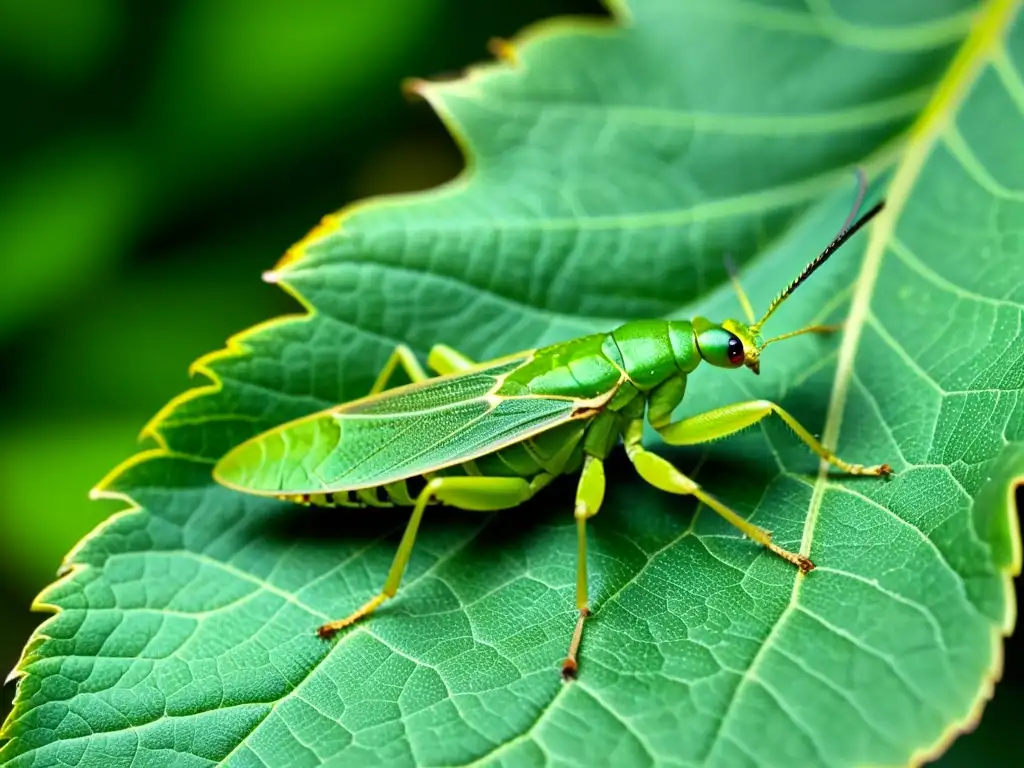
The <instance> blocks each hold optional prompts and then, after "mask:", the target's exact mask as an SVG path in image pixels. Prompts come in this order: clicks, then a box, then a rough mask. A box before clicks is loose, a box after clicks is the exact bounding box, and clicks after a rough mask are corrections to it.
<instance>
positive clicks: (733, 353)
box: [726, 334, 746, 365]
mask: <svg viewBox="0 0 1024 768" xmlns="http://www.w3.org/2000/svg"><path fill="white" fill-rule="evenodd" d="M726 355H728V357H729V362H730V363H732V364H733V365H743V361H744V360H745V359H746V355H745V354H744V352H743V342H742V341H740V340H739V339H738V338H736V337H735V336H733V335H732V334H729V343H728V344H727V345H726Z"/></svg>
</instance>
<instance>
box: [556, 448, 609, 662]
mask: <svg viewBox="0 0 1024 768" xmlns="http://www.w3.org/2000/svg"><path fill="white" fill-rule="evenodd" d="M603 500H604V464H603V463H602V461H601V460H600V459H598V458H596V457H594V456H591V455H589V454H588V455H587V457H586V459H584V462H583V472H582V474H581V475H580V482H579V485H578V486H577V489H576V511H575V517H576V608H577V610H578V611H579V617H578V618H577V619H576V629H575V630H573V633H572V641H571V642H570V643H569V655H568V656H566V657H565V661H564V662H563V663H562V677H563V678H564V679H566V680H571V679H573V678H574V677H576V671H577V669H578V668H579V665H578V663H577V660H576V656H577V654H578V653H579V649H580V640H582V639H583V622H584V621H585V620H586V618H587V617H588V616H589V615H590V606H589V602H590V601H589V597H588V592H587V519H588V518H591V517H593V516H594V515H596V514H597V512H598V510H600V509H601V502H602V501H603Z"/></svg>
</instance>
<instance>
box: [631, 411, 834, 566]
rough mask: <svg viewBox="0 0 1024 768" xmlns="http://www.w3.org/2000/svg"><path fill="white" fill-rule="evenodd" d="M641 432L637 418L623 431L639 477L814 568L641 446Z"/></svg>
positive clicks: (795, 561) (795, 562)
mask: <svg viewBox="0 0 1024 768" xmlns="http://www.w3.org/2000/svg"><path fill="white" fill-rule="evenodd" d="M642 436H643V422H642V421H640V420H639V419H638V420H636V421H633V422H630V424H629V426H628V427H627V428H626V431H625V434H624V435H623V443H624V444H625V447H626V454H627V455H628V456H629V460H630V461H632V462H633V466H634V467H636V471H637V472H638V473H639V474H640V477H642V478H643V479H644V480H646V481H647V482H648V483H650V484H651V485H653V486H654V487H655V488H657V489H659V490H662V491H666V492H668V493H678V494H684V495H689V496H695V497H696V498H697V499H698V500H699V501H700V502H702V503H703V504H705V505H706V506H708V507H710V508H711V509H713V510H714V511H715V512H717V513H718V514H719V515H721V516H722V517H724V518H725V519H726V520H728V521H729V522H730V523H732V524H733V525H734V526H736V527H737V528H739V529H740V530H741V531H742V532H743V533H744V534H745V535H746V536H747V537H749V538H751V539H753V540H754V541H756V542H757V543H758V544H760V545H762V546H763V547H766V548H767V549H769V550H771V551H772V552H774V553H775V554H776V555H778V556H779V557H781V558H782V559H783V560H786V561H788V562H790V563H792V564H793V565H795V566H796V567H797V568H799V569H800V570H801V571H803V572H804V573H807V572H808V571H810V570H813V569H814V563H812V562H811V560H810V558H808V557H807V556H805V555H801V554H797V553H795V552H790V551H789V550H788V549H783V548H782V547H780V546H778V545H777V544H774V543H773V542H772V535H771V533H770V532H769V531H766V530H765V529H764V528H761V527H759V526H756V525H754V524H753V523H751V522H749V521H747V520H744V519H743V518H742V517H740V515H738V514H737V513H736V512H733V511H732V510H731V509H729V507H727V506H725V504H723V503H722V502H720V501H719V500H718V499H716V498H715V497H714V496H712V495H711V494H709V493H708V492H707V491H705V490H704V489H703V488H701V487H700V486H699V485H697V483H696V482H695V481H693V480H691V479H690V478H689V477H687V476H686V475H684V474H683V473H682V472H680V471H679V470H678V469H677V468H676V467H675V466H673V465H672V464H671V463H669V462H668V461H666V460H665V459H663V458H662V457H661V456H658V455H657V454H654V453H651V452H650V451H648V450H647V449H646V448H644V447H643V445H642V444H641V442H640V440H641V437H642Z"/></svg>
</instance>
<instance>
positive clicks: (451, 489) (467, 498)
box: [317, 475, 550, 638]
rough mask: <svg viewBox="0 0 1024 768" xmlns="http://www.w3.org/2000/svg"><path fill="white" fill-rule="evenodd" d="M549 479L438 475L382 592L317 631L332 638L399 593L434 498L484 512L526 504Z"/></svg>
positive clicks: (428, 488)
mask: <svg viewBox="0 0 1024 768" xmlns="http://www.w3.org/2000/svg"><path fill="white" fill-rule="evenodd" d="M545 479H550V478H548V476H547V475H541V476H540V477H538V478H535V479H534V480H533V482H530V481H529V480H524V479H523V478H521V477H435V478H433V479H432V480H430V481H429V482H428V483H427V485H426V487H425V488H424V489H423V490H422V491H420V494H419V496H417V497H416V505H415V506H414V507H413V510H412V515H411V516H410V517H409V523H408V524H407V525H406V526H405V533H404V534H402V541H401V543H400V544H399V545H398V551H397V552H396V553H395V558H394V560H392V562H391V569H390V570H389V571H388V577H387V580H386V581H385V582H384V587H383V589H381V591H380V594H378V595H377V596H376V597H374V598H372V599H370V600H368V601H367V602H366V603H365V604H364V605H362V606H361V607H360V608H358V609H357V610H355V611H353V612H352V613H351V614H349V615H348V616H346V617H345V618H344V619H339V620H337V621H331V622H328V623H327V624H324V625H323V626H322V627H320V628H319V629H318V630H317V634H319V635H320V637H323V638H329V637H331V636H332V635H334V634H335V633H336V632H337V631H338V630H340V629H344V628H345V627H347V626H348V625H349V624H353V623H355V622H356V621H358V620H359V619H361V618H363V617H364V616H369V615H370V614H371V613H373V612H374V611H375V610H377V608H378V607H379V606H380V604H381V603H383V602H384V601H385V600H387V599H389V598H392V597H394V596H395V594H396V593H397V592H398V587H399V586H400V585H401V583H402V575H403V574H404V573H405V567H406V565H408V563H409V557H410V555H411V554H412V547H413V544H414V543H415V542H416V533H417V531H419V527H420V521H421V520H422V519H423V511H424V510H425V509H426V508H427V505H428V504H429V503H430V502H431V501H434V500H436V501H439V502H441V503H442V504H447V505H448V506H450V507H459V508H460V509H471V510H479V511H481V512H491V511H497V510H500V509H508V508H509V507H515V506H518V505H519V504H522V503H523V502H524V501H526V500H527V499H529V498H530V497H531V496H533V494H534V493H536V492H537V491H538V490H539V489H540V488H541V487H543V485H544V484H545Z"/></svg>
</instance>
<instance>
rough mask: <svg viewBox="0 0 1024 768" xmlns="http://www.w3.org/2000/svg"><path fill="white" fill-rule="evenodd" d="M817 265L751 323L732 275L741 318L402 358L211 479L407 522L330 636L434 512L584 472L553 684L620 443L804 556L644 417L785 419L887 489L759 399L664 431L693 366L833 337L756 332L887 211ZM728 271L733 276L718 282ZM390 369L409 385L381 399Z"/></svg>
mask: <svg viewBox="0 0 1024 768" xmlns="http://www.w3.org/2000/svg"><path fill="white" fill-rule="evenodd" d="M863 191H864V189H863V186H862V189H861V194H860V195H859V196H858V201H857V204H856V205H855V207H854V209H853V211H852V212H851V214H850V219H848V220H847V223H846V225H844V227H843V229H842V230H841V231H840V233H839V234H838V235H837V236H836V237H835V239H834V240H833V241H832V242H831V243H830V244H829V245H828V246H827V247H826V248H825V250H823V251H822V252H821V253H820V254H819V255H818V256H817V258H815V259H814V260H813V261H811V262H810V263H809V264H808V265H807V266H806V267H804V269H803V271H802V272H800V274H799V275H798V276H797V277H796V279H794V280H793V281H792V282H791V283H790V284H789V285H788V286H786V288H785V289H783V290H782V292H781V293H779V294H778V295H777V296H776V297H775V299H774V300H773V301H772V302H771V304H769V305H768V309H767V311H766V312H765V313H764V315H763V316H762V317H761V319H760V320H757V321H756V322H755V320H754V313H753V310H752V308H751V305H750V301H749V300H748V298H747V296H746V294H745V293H744V291H743V289H742V287H741V286H740V284H739V282H738V280H736V278H735V274H732V278H733V284H734V286H735V288H736V291H737V293H738V295H739V300H740V304H741V306H742V308H743V310H744V314H745V316H746V319H745V320H735V319H731V320H725V321H724V322H722V323H714V322H712V321H710V320H708V319H706V318H703V317H694V318H693V319H692V320H663V319H662V320H632V321H629V322H627V323H625V324H624V325H622V326H620V327H618V328H616V329H615V330H613V331H611V332H610V333H597V334H594V335H591V336H584V337H582V338H578V339H574V340H572V341H566V342H562V343H559V344H553V345H551V346H548V347H544V348H542V349H532V350H527V351H524V352H519V353H517V354H513V355H509V356H507V357H503V358H500V359H497V360H493V361H490V362H484V363H477V362H474V361H471V360H469V359H468V358H466V357H465V356H464V355H462V354H460V353H458V352H456V351H455V350H454V349H452V348H450V347H447V346H444V345H438V346H435V347H434V348H433V349H432V350H431V351H430V354H429V356H428V358H427V365H428V367H429V368H431V369H432V370H433V371H435V372H436V373H437V374H438V376H436V377H433V378H432V377H430V376H428V375H427V373H426V372H425V371H424V369H423V368H422V367H421V365H420V363H419V361H418V360H417V358H416V356H415V355H414V354H413V353H412V351H411V350H410V349H409V348H408V347H406V346H399V347H398V348H397V349H395V351H394V352H393V354H392V355H391V357H390V358H389V359H388V361H387V363H386V365H385V366H384V368H383V370H382V371H381V372H380V374H379V376H378V377H377V380H376V382H375V383H374V385H373V387H372V388H371V390H370V393H369V395H367V396H366V397H363V398H361V399H358V400H354V401H352V402H348V403H345V404H343V405H339V406H337V407H334V408H330V409H328V410H325V411H321V412H320V413H315V414H312V415H310V416H306V417H304V418H300V419H297V420H295V421H291V422H288V423H287V424H283V425H281V426H278V427H275V428H274V429H271V430H269V431H267V432H264V433H263V434H260V435H257V436H256V437H253V438H252V439H250V440H248V441H246V442H244V443H242V444H241V445H239V446H237V447H235V448H234V449H233V450H231V451H230V452H228V453H227V454H226V455H225V456H224V457H223V458H222V459H221V460H220V461H219V462H218V463H217V465H216V467H215V468H214V471H213V475H214V477H215V478H216V480H217V481H218V482H219V483H221V484H222V485H224V486H227V487H228V488H232V489H236V490H239V491H244V492H245V493H250V494H256V495H260V496H271V497H277V498H280V499H285V500H289V501H293V502H297V503H302V504H312V505H316V506H327V507H389V506H395V505H398V506H409V507H412V514H411V516H410V518H409V522H408V524H407V526H406V528H405V533H404V534H403V536H402V540H401V543H400V544H399V546H398V551H397V553H396V554H395V557H394V560H393V562H392V565H391V569H390V571H389V573H388V576H387V579H386V581H385V582H384V586H383V589H382V590H381V591H380V593H379V594H378V595H376V596H375V597H373V598H372V599H371V600H369V601H368V602H366V603H365V604H364V605H363V606H362V607H360V608H358V609H356V610H355V611H353V612H352V613H351V614H349V615H348V616H346V617H345V618H343V619H340V620H337V621H331V622H329V623H327V624H324V625H323V626H321V627H320V628H319V630H318V633H319V635H320V636H321V637H323V638H330V637H331V636H333V635H334V634H335V633H337V632H338V631H339V630H341V629H343V628H345V627H347V626H349V625H351V624H353V623H354V622H356V621H357V620H359V619H361V618H363V617H365V616H368V615H370V614H371V613H373V611H374V610H376V609H377V608H378V606H380V605H381V604H382V603H383V602H384V601H385V600H387V599H388V598H391V597H394V596H395V594H396V593H397V591H398V587H399V585H400V583H401V580H402V574H403V573H404V571H405V567H406V564H407V563H408V561H409V556H410V553H411V551H412V548H413V543H414V542H415V540H416V532H417V530H418V529H419V526H420V521H421V520H422V518H423V513H424V510H426V508H427V507H428V506H429V505H431V504H436V503H440V504H445V505H449V506H452V507H458V508H461V509H465V510H480V511H494V510H502V509H509V508H512V507H516V506H518V505H520V504H522V503H523V502H525V501H526V500H527V499H529V498H531V497H532V496H534V494H536V493H538V492H539V491H540V490H541V489H543V488H544V487H545V486H547V485H548V484H549V483H551V481H552V480H554V479H555V478H556V477H558V476H559V475H564V474H568V473H573V472H577V471H579V472H580V479H579V483H578V486H577V491H576V503H575V511H574V514H575V519H576V526H577V545H576V546H577V570H576V607H577V609H578V611H579V613H578V619H577V621H576V625H575V629H574V631H573V634H572V638H571V641H570V644H569V652H568V655H567V656H566V658H565V660H564V662H563V664H562V674H563V677H564V678H565V679H567V680H568V679H572V678H574V677H575V676H576V674H577V655H578V651H579V647H580V641H581V638H582V635H583V625H584V621H585V619H586V618H587V616H589V615H590V608H589V601H588V595H587V537H586V526H587V520H588V519H590V518H591V517H593V516H594V515H595V514H597V512H598V510H599V509H600V508H601V502H602V499H603V497H604V492H605V472H604V464H603V462H604V460H605V458H606V457H607V456H608V455H609V453H610V452H611V451H612V449H613V448H614V447H615V446H616V445H617V444H618V443H619V442H620V441H621V442H622V443H623V445H624V447H625V451H626V454H627V456H628V457H629V460H630V461H631V462H632V464H633V466H634V467H635V469H636V471H637V472H638V473H639V475H640V476H641V477H642V478H643V479H644V480H646V481H647V482H648V483H650V484H651V485H653V486H655V487H656V488H659V489H661V490H662V491H666V492H668V493H674V494H682V495H689V496H694V497H696V498H697V499H698V500H699V501H700V502H702V503H703V504H705V505H706V506H708V507H710V508H711V509H712V510H714V511H715V512H717V513H718V514H719V515H721V516H722V517H724V518H725V519H726V520H728V521H729V522H730V523H731V524H732V525H734V526H735V527H736V528H738V529H739V530H740V531H742V532H743V533H744V534H745V535H746V536H748V537H749V538H751V539H753V540H754V541H755V542H757V543H758V544H760V545H762V546H763V547H765V548H767V549H768V550H770V551H771V552H773V553H775V554H776V555H778V556H779V557H781V558H782V559H783V560H786V561H787V562H789V563H792V564H793V565H795V566H796V567H797V568H799V569H800V570H801V571H802V572H804V573H806V572H808V571H810V570H812V569H813V568H814V564H813V563H812V562H811V560H810V558H808V557H807V555H805V554H802V553H798V552H792V551H789V550H787V549H783V548H782V547H780V546H778V545H777V544H775V543H774V542H773V541H772V535H771V533H770V532H769V531H767V530H765V529H764V528H761V527H759V526H756V525H754V524H753V523H751V522H749V521H747V520H746V519H744V518H743V517H741V516H740V515H739V514H737V513H736V512H734V511H733V510H731V509H730V508H729V507H727V506H726V505H725V504H723V503H722V502H720V501H719V500H718V499H716V498H714V497H713V496H711V495H710V494H708V493H707V492H706V491H705V490H704V489H703V488H701V487H700V486H699V485H698V484H697V483H696V482H695V481H694V480H693V479H691V478H689V477H687V476H686V475H685V474H684V473H683V472H681V471H680V470H679V469H677V468H676V467H675V466H673V465H672V464H670V463H669V462H668V461H667V460H665V459H664V458H662V457H661V456H658V455H657V454H655V453H653V452H651V451H649V450H648V449H647V448H645V447H644V446H643V444H642V442H641V437H642V432H643V423H644V418H645V416H646V419H647V421H648V422H649V423H650V425H651V426H652V427H653V428H654V429H655V430H656V431H657V432H658V434H659V435H660V436H661V438H662V439H663V440H664V441H665V442H666V443H668V444H669V445H696V444H700V443H707V442H709V441H712V440H716V439H718V438H721V437H725V436H726V435H731V434H733V433H735V432H739V431H740V430H742V429H745V428H746V427H749V426H752V425H753V424H756V423H757V422H759V421H761V420H762V419H764V418H765V417H767V416H770V415H775V416H777V417H779V418H780V419H782V420H783V421H784V422H785V423H786V424H787V425H788V426H789V427H790V428H791V429H792V430H793V432H794V433H796V436H797V437H798V438H799V439H800V440H802V441H803V442H804V443H805V444H806V445H807V447H808V448H810V449H811V450H812V451H813V452H814V453H816V454H817V455H818V456H819V457H821V459H823V460H824V461H826V462H828V463H829V464H831V465H832V466H834V467H837V468H838V469H840V470H842V471H844V472H847V473H849V474H852V475H875V476H887V475H890V474H891V473H892V469H891V468H890V467H889V465H888V464H879V465H876V466H864V465H862V464H852V463H850V462H847V461H844V460H843V459H841V458H839V457H838V456H836V455H835V454H834V453H833V452H832V451H831V450H829V449H828V448H826V447H825V446H824V445H822V444H821V443H820V442H819V441H818V440H817V439H815V437H814V436H813V435H812V434H811V432H810V431H809V430H808V429H806V428H805V427H804V426H803V425H802V424H800V423H799V422H798V421H797V420H796V419H795V418H794V417H793V416H792V415H790V413H789V412H788V411H786V410H785V409H783V408H782V407H781V406H779V405H778V404H776V403H774V402H771V401H769V400H751V401H747V402H739V403H733V404H732V405H727V406H724V407H721V408H715V409H713V410H710V411H707V412H705V413H701V414H697V415H695V416H690V417H688V418H684V419H681V420H679V421H672V420H671V417H672V413H673V411H675V409H676V407H677V406H678V405H679V404H680V403H681V402H682V400H683V394H684V392H685V390H686V379H687V376H688V375H689V374H690V373H691V372H692V371H693V370H694V369H695V368H697V366H698V365H700V364H701V363H702V362H706V363H709V364H710V365H712V366H714V367H715V368H722V369H726V370H737V369H740V368H743V367H746V368H748V369H750V370H751V371H753V372H754V373H755V374H756V373H759V371H760V366H761V354H762V353H763V352H764V349H765V348H766V347H768V346H769V345H771V344H775V343H776V342H779V341H782V340H784V339H790V338H793V337H794V336H799V335H801V334H805V333H823V332H828V331H831V330H834V328H833V327H828V326H820V325H811V326H808V327H806V328H801V329H799V330H796V331H790V332H789V333H783V334H781V335H779V336H773V337H770V338H764V337H762V335H761V329H762V327H763V326H764V324H765V322H767V320H768V319H769V318H770V317H771V316H772V314H773V313H774V312H775V310H776V309H778V308H779V306H780V305H781V304H782V303H783V302H784V301H785V300H786V299H787V298H789V296H790V295H791V294H792V293H793V291H795V290H796V289H797V288H798V287H799V286H800V285H801V284H802V283H803V282H804V281H805V280H807V279H808V278H809V277H810V276H811V275H812V274H813V273H814V272H815V270H817V269H818V268H819V267H820V266H821V265H822V264H824V263H825V261H826V260H827V259H828V258H829V257H830V256H832V254H834V253H835V252H836V251H837V250H838V249H839V248H840V246H842V245H843V243H845V242H846V241H847V240H849V239H850V238H851V237H853V235H854V234H855V233H856V232H857V231H858V230H860V229H861V227H863V226H864V225H865V224H866V223H867V222H868V221H870V220H871V219H872V218H873V217H874V216H875V215H876V214H878V212H879V211H881V210H882V206H883V204H884V203H881V202H880V203H878V204H877V205H875V206H874V207H873V208H871V209H870V210H869V211H868V212H867V213H865V214H864V215H863V216H862V217H861V218H859V219H857V220H856V221H854V222H853V223H852V224H851V223H850V220H852V219H853V218H854V216H855V215H856V212H857V209H858V208H859V206H860V198H861V197H862V196H863ZM730 271H732V270H730ZM399 366H401V367H402V368H403V369H404V370H405V372H406V373H407V374H408V376H409V378H410V379H411V380H412V383H410V384H408V385H405V386H400V387H397V388H394V389H387V386H388V383H389V381H390V379H391V376H392V374H393V373H394V372H395V370H396V368H398V367H399Z"/></svg>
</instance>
